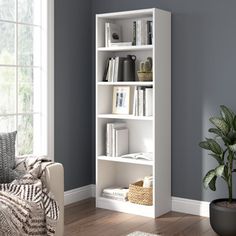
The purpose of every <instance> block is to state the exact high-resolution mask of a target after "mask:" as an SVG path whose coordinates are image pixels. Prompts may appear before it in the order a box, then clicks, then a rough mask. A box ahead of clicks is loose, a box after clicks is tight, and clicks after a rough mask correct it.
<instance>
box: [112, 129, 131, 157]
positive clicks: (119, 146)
mask: <svg viewBox="0 0 236 236" xmlns="http://www.w3.org/2000/svg"><path fill="white" fill-rule="evenodd" d="M127 153H129V130H128V129H127V128H125V129H124V128H120V129H119V128H118V129H115V156H116V157H119V156H122V155H125V154H127Z"/></svg>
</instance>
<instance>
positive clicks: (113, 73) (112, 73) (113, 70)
mask: <svg viewBox="0 0 236 236" xmlns="http://www.w3.org/2000/svg"><path fill="white" fill-rule="evenodd" d="M111 61H112V70H111V82H114V77H115V59H114V58H112V59H111Z"/></svg>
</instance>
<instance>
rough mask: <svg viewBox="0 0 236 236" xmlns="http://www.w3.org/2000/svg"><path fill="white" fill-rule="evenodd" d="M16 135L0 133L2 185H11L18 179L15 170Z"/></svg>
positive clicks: (0, 173) (13, 133)
mask: <svg viewBox="0 0 236 236" xmlns="http://www.w3.org/2000/svg"><path fill="white" fill-rule="evenodd" d="M16 133H17V132H16V131H15V132H11V133H0V183H10V182H11V181H13V180H14V179H15V178H16V172H15V171H14V170H13V169H14V167H15V140H16Z"/></svg>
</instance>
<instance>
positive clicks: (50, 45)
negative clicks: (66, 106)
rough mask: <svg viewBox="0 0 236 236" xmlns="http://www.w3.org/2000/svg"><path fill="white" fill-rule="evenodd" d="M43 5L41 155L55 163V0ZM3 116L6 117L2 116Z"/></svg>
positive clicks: (47, 0) (44, 2)
mask: <svg viewBox="0 0 236 236" xmlns="http://www.w3.org/2000/svg"><path fill="white" fill-rule="evenodd" d="M43 4H47V5H44V6H42V9H47V12H45V15H43V14H42V15H43V17H42V16H41V18H42V21H41V26H42V32H41V34H42V35H41V39H42V42H41V44H42V48H41V50H42V52H43V54H42V52H41V69H42V73H43V74H44V75H42V77H45V78H46V79H43V81H45V83H46V84H45V87H46V91H45V92H44V94H43V96H41V99H46V101H44V102H43V103H44V104H45V106H43V111H42V110H41V112H43V114H46V116H45V117H43V118H41V121H42V122H43V124H42V125H41V128H42V131H43V132H45V133H42V137H43V139H44V141H43V145H41V147H42V150H41V153H42V154H45V155H47V156H48V157H49V158H50V159H51V160H52V161H54V0H42V5H43ZM16 10H17V9H16ZM42 13H43V12H42ZM16 20H17V19H16ZM3 21H4V22H9V23H14V22H12V21H7V20H3ZM15 24H16V27H17V28H16V34H17V32H18V25H17V24H19V23H18V22H17V21H16V22H15ZM26 25H27V24H26ZM16 37H18V36H16ZM43 44H44V45H43ZM17 48H18V46H16V53H18V52H17ZM45 53H46V54H45ZM17 58H18V57H17ZM1 66H6V67H11V66H12V67H15V68H17V67H18V62H17V61H16V65H1ZM43 87H44V86H43ZM17 88H18V87H17V85H16V90H17ZM17 94H18V92H17ZM14 114H15V115H16V116H19V114H20V113H19V112H18V109H17V111H16V113H14ZM24 114H25V113H24ZM10 115H11V114H6V116H10ZM12 115H13V114H12ZM1 116H5V115H4V114H1ZM0 132H1V131H0Z"/></svg>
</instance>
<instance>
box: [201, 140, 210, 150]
mask: <svg viewBox="0 0 236 236" xmlns="http://www.w3.org/2000/svg"><path fill="white" fill-rule="evenodd" d="M199 146H200V147H201V148H203V149H206V150H210V146H209V144H208V142H207V141H202V142H200V143H199Z"/></svg>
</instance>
